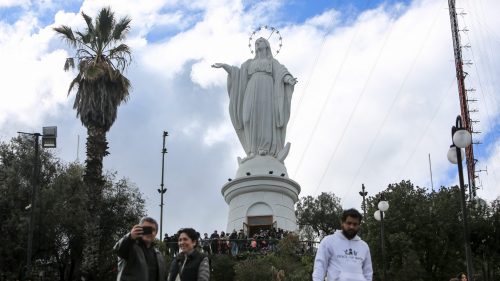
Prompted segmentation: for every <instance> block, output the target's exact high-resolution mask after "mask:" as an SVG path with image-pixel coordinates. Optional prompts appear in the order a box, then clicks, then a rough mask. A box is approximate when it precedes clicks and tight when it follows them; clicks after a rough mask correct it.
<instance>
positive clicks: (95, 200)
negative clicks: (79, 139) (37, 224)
mask: <svg viewBox="0 0 500 281" xmlns="http://www.w3.org/2000/svg"><path fill="white" fill-rule="evenodd" d="M81 14H82V17H83V18H84V20H85V23H86V24H87V26H86V29H85V30H84V31H75V32H73V30H72V29H71V27H68V26H65V25H62V26H60V27H55V28H54V31H55V32H56V33H58V34H59V35H60V36H61V37H62V39H63V40H64V41H66V42H67V43H68V45H69V46H70V47H72V48H74V49H75V50H76V52H75V55H74V57H70V58H67V59H66V63H65V64H64V70H65V71H68V70H70V69H74V68H75V61H76V62H77V63H78V74H77V75H76V77H75V78H74V79H73V81H72V82H71V84H70V85H69V89H68V95H69V94H70V93H71V92H72V91H73V90H76V95H75V102H74V104H73V109H75V110H76V115H77V117H80V120H81V121H82V124H83V125H84V126H85V127H86V128H87V135H88V136H87V159H86V160H85V174H84V176H83V180H84V182H85V184H86V187H87V188H88V189H89V191H90V192H89V194H92V196H91V198H89V203H90V204H89V205H88V206H89V212H88V214H89V219H88V220H87V224H88V228H87V235H86V237H87V239H86V240H87V243H86V249H85V253H86V255H84V265H83V267H84V269H85V267H86V268H87V271H89V272H96V268H97V267H98V265H99V253H98V251H99V241H98V240H99V226H98V224H99V220H98V210H99V202H101V200H100V199H101V198H102V191H103V187H104V179H103V176H102V162H103V158H104V157H105V156H106V155H108V154H109V153H108V151H107V149H108V142H107V140H106V133H107V132H108V131H109V129H110V128H111V126H112V125H113V123H114V122H115V120H116V116H117V110H118V106H119V105H120V104H121V103H122V102H125V101H127V99H128V97H129V89H130V87H131V85H130V81H129V80H128V79H127V78H126V77H125V76H123V74H122V72H124V71H125V69H126V68H127V66H128V65H129V64H130V61H131V53H130V48H129V47H128V46H127V45H126V44H123V43H122V41H123V40H124V39H125V36H126V34H127V33H128V31H129V29H130V21H131V19H130V18H129V17H128V16H125V17H123V18H120V19H119V20H118V21H117V20H116V19H115V15H114V13H113V12H112V11H111V9H110V8H109V7H107V8H103V9H101V10H100V11H99V13H98V15H97V17H96V18H95V20H93V19H92V18H91V17H89V16H88V15H86V14H85V13H84V12H82V13H81ZM96 219H97V221H96ZM96 224H97V226H96ZM90 279H94V278H90Z"/></svg>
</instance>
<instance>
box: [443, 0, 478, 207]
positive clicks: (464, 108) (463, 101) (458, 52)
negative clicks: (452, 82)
mask: <svg viewBox="0 0 500 281" xmlns="http://www.w3.org/2000/svg"><path fill="white" fill-rule="evenodd" d="M455 2H456V1H455V0H448V7H449V10H450V22H451V33H452V39H453V50H454V54H455V68H456V72H457V83H458V95H459V99H460V112H461V114H460V115H461V116H462V121H463V123H464V128H465V129H466V130H467V131H469V132H470V133H471V134H472V133H473V132H474V131H473V128H472V120H471V118H470V114H469V113H470V110H469V105H468V103H467V102H468V100H467V90H466V89H465V81H464V80H465V76H466V75H467V73H465V72H464V69H463V64H464V63H463V60H462V46H461V45H460V35H459V34H458V31H459V30H458V22H457V12H456V8H455ZM465 159H466V164H467V176H468V178H469V196H470V198H471V199H472V196H473V195H475V193H476V175H475V173H476V172H475V166H476V159H474V149H473V145H469V146H468V147H467V148H466V149H465Z"/></svg>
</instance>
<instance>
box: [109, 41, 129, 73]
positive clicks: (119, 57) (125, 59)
mask: <svg viewBox="0 0 500 281" xmlns="http://www.w3.org/2000/svg"><path fill="white" fill-rule="evenodd" d="M130 53H131V52H130V47H129V46H128V45H126V44H120V45H118V46H116V47H115V48H113V49H111V50H109V54H108V57H109V59H110V60H115V61H116V62H117V67H118V68H120V69H121V70H125V68H126V67H127V66H128V65H129V64H130V61H131V60H132V56H131V55H130Z"/></svg>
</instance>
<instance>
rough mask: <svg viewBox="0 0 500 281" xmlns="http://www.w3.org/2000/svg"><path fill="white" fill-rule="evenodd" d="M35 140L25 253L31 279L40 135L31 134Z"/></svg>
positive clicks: (27, 271)
mask: <svg viewBox="0 0 500 281" xmlns="http://www.w3.org/2000/svg"><path fill="white" fill-rule="evenodd" d="M31 135H32V136H33V137H34V139H35V156H34V158H33V178H32V185H31V210H30V221H29V226H28V249H27V251H26V252H27V253H26V273H27V275H28V276H27V277H31V271H32V266H31V257H32V253H33V231H34V227H35V211H36V191H37V189H38V177H39V171H40V169H39V162H40V160H39V157H40V156H39V154H40V153H39V145H38V143H39V139H40V136H41V134H40V133H34V134H31Z"/></svg>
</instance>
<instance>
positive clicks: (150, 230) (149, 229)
mask: <svg viewBox="0 0 500 281" xmlns="http://www.w3.org/2000/svg"><path fill="white" fill-rule="evenodd" d="M148 234H153V227H151V226H143V227H142V235H148Z"/></svg>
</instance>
